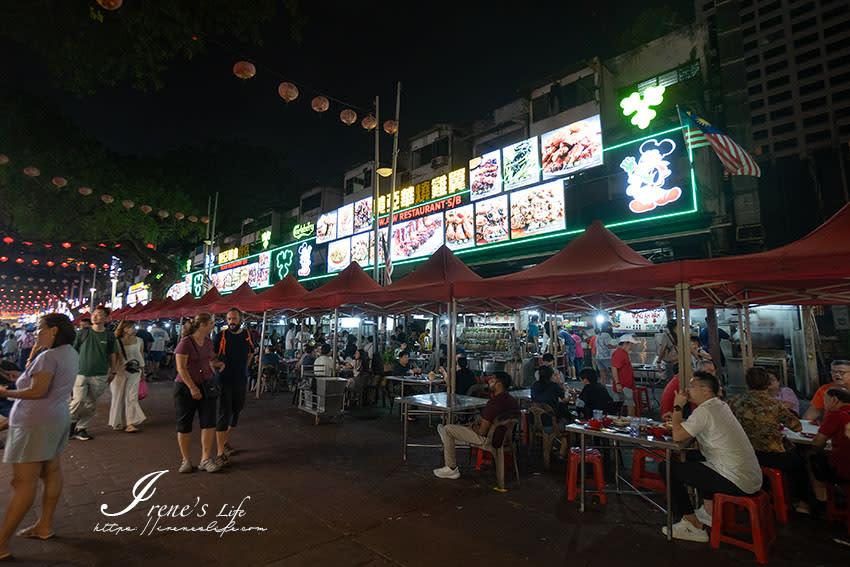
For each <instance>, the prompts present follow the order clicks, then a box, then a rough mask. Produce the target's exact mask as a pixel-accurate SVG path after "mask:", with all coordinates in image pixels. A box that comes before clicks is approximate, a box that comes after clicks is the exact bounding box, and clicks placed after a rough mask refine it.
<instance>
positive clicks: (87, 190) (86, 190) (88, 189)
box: [77, 187, 94, 195]
mask: <svg viewBox="0 0 850 567" xmlns="http://www.w3.org/2000/svg"><path fill="white" fill-rule="evenodd" d="M77 191H79V192H80V195H91V194H92V193H94V191H92V188H91V187H80V188H79V189H77Z"/></svg>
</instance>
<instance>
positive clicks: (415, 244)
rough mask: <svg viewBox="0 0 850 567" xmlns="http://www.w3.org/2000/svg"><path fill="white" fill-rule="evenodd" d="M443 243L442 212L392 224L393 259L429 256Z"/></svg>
mask: <svg viewBox="0 0 850 567" xmlns="http://www.w3.org/2000/svg"><path fill="white" fill-rule="evenodd" d="M442 245H443V213H436V214H433V215H428V216H425V217H420V218H418V219H415V220H411V221H407V222H402V223H399V224H397V225H393V240H392V259H393V261H394V262H395V261H397V260H405V259H407V258H415V257H417V256H429V255H431V254H432V253H434V252H436V251H437V249H438V248H439V247H440V246H442Z"/></svg>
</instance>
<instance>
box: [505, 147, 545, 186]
mask: <svg viewBox="0 0 850 567" xmlns="http://www.w3.org/2000/svg"><path fill="white" fill-rule="evenodd" d="M502 180H503V181H504V183H505V189H514V188H516V187H522V186H523V185H530V184H532V183H536V182H537V181H540V161H539V159H538V155H537V137H534V138H529V139H527V140H523V141H522V142H517V143H516V144H511V145H510V146H506V147H505V148H503V149H502Z"/></svg>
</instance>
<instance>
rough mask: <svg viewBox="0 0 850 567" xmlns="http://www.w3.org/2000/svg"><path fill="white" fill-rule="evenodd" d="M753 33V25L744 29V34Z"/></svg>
mask: <svg viewBox="0 0 850 567" xmlns="http://www.w3.org/2000/svg"><path fill="white" fill-rule="evenodd" d="M754 33H756V27H755V26H750V27H748V28H746V29H745V30H744V35H753V34H754Z"/></svg>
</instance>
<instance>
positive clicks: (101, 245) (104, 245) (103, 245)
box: [98, 242, 106, 248]
mask: <svg viewBox="0 0 850 567" xmlns="http://www.w3.org/2000/svg"><path fill="white" fill-rule="evenodd" d="M98 246H100V247H101V248H106V244H104V243H103V242H100V243H98Z"/></svg>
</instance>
